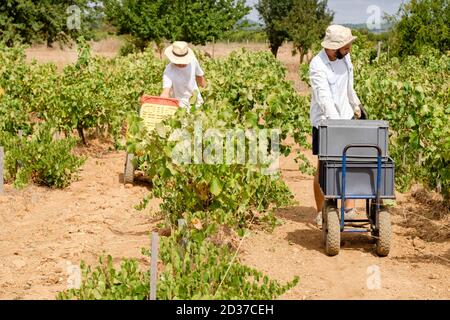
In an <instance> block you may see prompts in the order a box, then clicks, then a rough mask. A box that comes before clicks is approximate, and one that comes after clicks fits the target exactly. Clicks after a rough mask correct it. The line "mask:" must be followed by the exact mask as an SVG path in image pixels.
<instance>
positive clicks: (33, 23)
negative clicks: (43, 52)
mask: <svg viewBox="0 0 450 320" xmlns="http://www.w3.org/2000/svg"><path fill="white" fill-rule="evenodd" d="M74 6H76V7H74ZM99 8H100V6H99V4H98V2H97V1H91V0H62V1H61V0H41V1H33V0H3V1H2V2H1V3H0V41H1V42H3V43H5V44H6V45H7V46H10V47H11V46H13V45H15V44H17V43H26V44H31V43H33V42H41V41H45V42H46V43H47V45H48V46H51V45H52V43H53V42H55V41H59V42H63V43H66V42H68V41H69V40H70V39H77V38H78V37H79V36H81V35H83V36H84V37H86V38H90V36H92V33H91V32H92V24H93V23H94V20H95V19H97V18H98V16H97V15H96V13H97V12H98V9H99ZM72 15H74V16H72ZM78 17H79V19H78ZM71 19H75V20H74V22H75V24H72V25H70V20H71ZM77 21H79V22H80V23H79V24H77V23H76V22H77ZM68 22H69V23H68Z"/></svg>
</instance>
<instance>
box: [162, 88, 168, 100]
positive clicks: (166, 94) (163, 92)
mask: <svg viewBox="0 0 450 320" xmlns="http://www.w3.org/2000/svg"><path fill="white" fill-rule="evenodd" d="M161 97H163V98H170V88H164V89H163V91H162V92H161Z"/></svg>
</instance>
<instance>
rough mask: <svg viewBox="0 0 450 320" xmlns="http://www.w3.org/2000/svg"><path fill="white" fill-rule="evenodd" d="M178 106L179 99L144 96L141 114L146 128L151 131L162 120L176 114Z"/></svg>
mask: <svg viewBox="0 0 450 320" xmlns="http://www.w3.org/2000/svg"><path fill="white" fill-rule="evenodd" d="M178 108H179V106H178V100H177V99H170V98H161V97H152V96H143V97H142V98H141V110H140V113H139V115H140V117H141V118H142V120H143V121H144V124H145V126H146V128H147V129H148V130H149V131H151V130H153V129H154V128H155V127H156V125H157V124H158V123H160V122H161V121H162V120H164V119H165V118H167V117H170V116H172V115H174V114H175V112H176V111H177V110H178Z"/></svg>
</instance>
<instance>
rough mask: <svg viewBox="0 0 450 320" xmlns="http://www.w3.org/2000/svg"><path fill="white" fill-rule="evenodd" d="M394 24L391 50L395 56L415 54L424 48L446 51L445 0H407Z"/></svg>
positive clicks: (449, 46)
mask: <svg viewBox="0 0 450 320" xmlns="http://www.w3.org/2000/svg"><path fill="white" fill-rule="evenodd" d="M387 18H388V20H390V21H391V22H394V23H395V25H394V29H393V38H392V47H393V52H394V54H397V55H399V56H404V55H417V54H420V53H421V51H422V50H423V49H424V48H426V47H427V46H430V47H433V48H436V49H439V50H440V51H442V52H445V51H448V50H450V34H449V26H450V5H449V0H411V1H409V2H407V3H404V4H403V5H402V6H401V7H400V9H399V11H398V13H397V15H396V16H388V17H387Z"/></svg>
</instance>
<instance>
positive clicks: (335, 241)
mask: <svg viewBox="0 0 450 320" xmlns="http://www.w3.org/2000/svg"><path fill="white" fill-rule="evenodd" d="M326 211H327V212H326V217H325V219H324V220H325V221H324V224H323V226H322V228H323V229H324V231H323V232H324V238H325V253H326V254H327V255H329V256H330V257H332V256H335V255H337V254H339V250H340V248H341V225H340V223H339V216H338V210H337V209H335V208H328V209H327V210H326Z"/></svg>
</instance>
